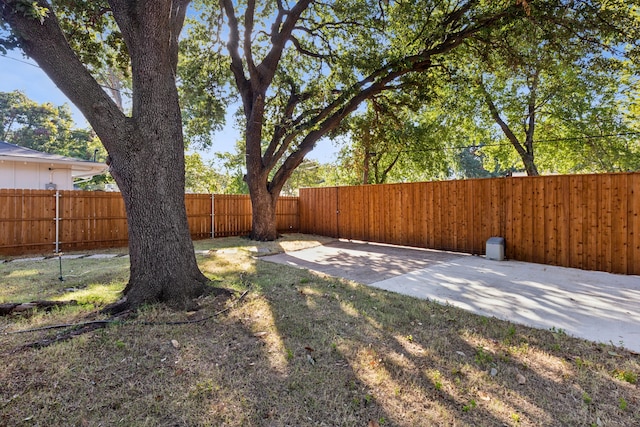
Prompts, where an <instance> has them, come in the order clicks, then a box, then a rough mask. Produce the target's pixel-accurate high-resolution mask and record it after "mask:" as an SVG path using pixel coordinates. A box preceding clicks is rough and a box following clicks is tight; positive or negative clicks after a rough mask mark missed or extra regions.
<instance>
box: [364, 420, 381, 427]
mask: <svg viewBox="0 0 640 427" xmlns="http://www.w3.org/2000/svg"><path fill="white" fill-rule="evenodd" d="M367 427H380V424H378V422H377V421H375V420H369V424H367Z"/></svg>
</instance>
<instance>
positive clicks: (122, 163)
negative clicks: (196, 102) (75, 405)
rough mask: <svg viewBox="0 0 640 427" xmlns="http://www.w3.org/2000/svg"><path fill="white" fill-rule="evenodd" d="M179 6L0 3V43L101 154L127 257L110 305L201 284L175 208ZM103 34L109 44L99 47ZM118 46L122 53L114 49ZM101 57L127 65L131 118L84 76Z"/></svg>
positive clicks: (186, 293)
mask: <svg viewBox="0 0 640 427" xmlns="http://www.w3.org/2000/svg"><path fill="white" fill-rule="evenodd" d="M187 5H188V1H186V0H182V1H180V0H179V1H175V0H174V1H153V2H152V1H144V0H140V1H122V0H112V1H109V2H103V1H97V2H73V1H68V2H67V1H59V2H55V3H48V2H46V1H44V0H39V1H35V2H31V1H24V0H2V1H1V2H0V17H1V21H2V28H3V29H10V30H11V33H10V34H7V33H6V32H4V33H3V39H4V42H3V46H4V47H5V48H6V47H12V46H19V47H20V49H22V51H23V52H24V53H25V54H27V55H28V56H30V57H31V58H33V59H34V60H35V61H36V62H37V63H38V65H39V66H40V67H41V68H42V69H43V70H44V72H45V73H47V75H48V76H49V77H50V78H51V79H52V80H53V81H54V82H55V84H56V85H57V86H58V87H59V88H60V90H61V91H62V92H63V93H64V94H65V95H66V96H67V97H68V98H69V99H70V100H71V101H72V102H73V103H74V104H75V105H76V106H77V107H78V109H79V110H80V111H81V112H82V113H83V114H84V116H85V117H86V118H87V120H88V121H89V123H90V124H91V126H92V128H93V129H94V130H95V132H96V134H97V135H98V137H99V138H100V140H101V141H102V143H103V144H104V146H105V148H106V149H107V151H108V153H109V163H110V167H111V174H112V175H113V177H114V178H115V180H116V182H117V184H118V187H119V188H120V190H121V192H122V197H123V199H124V202H125V207H126V211H127V223H128V230H129V253H130V257H131V268H130V278H129V282H128V284H127V286H126V288H125V290H124V295H125V297H124V299H123V300H122V301H121V302H120V304H118V305H117V306H116V307H113V309H114V310H120V309H126V308H135V307H137V306H139V305H140V304H143V303H147V302H154V301H165V302H167V303H170V304H172V305H174V306H177V307H186V306H189V305H190V304H191V300H192V298H193V297H196V296H199V295H201V294H203V293H204V292H205V291H206V289H207V287H206V283H207V282H208V280H207V278H206V277H205V276H204V275H203V274H202V273H201V272H200V270H199V269H198V266H197V264H196V259H195V254H194V251H193V244H192V242H191V238H190V234H189V226H188V223H187V216H186V209H185V205H184V182H185V181H184V180H185V178H184V173H185V169H184V141H183V137H182V121H181V112H180V107H179V102H178V92H177V88H176V80H175V78H176V77H175V76H176V69H177V63H178V38H179V35H180V32H181V29H182V26H183V23H184V17H185V13H186V8H187ZM71 27H73V31H68V29H69V28H71ZM65 30H67V31H65ZM97 34H100V35H101V36H100V37H101V38H97V37H96V35H97ZM105 37H106V38H108V39H109V40H112V42H111V43H107V44H103V43H102V40H105ZM125 53H126V54H127V55H128V56H126V58H127V59H126V60H125V59H124V58H125V57H123V56H119V55H120V54H122V55H124V54H125ZM104 58H107V60H105V59H104ZM111 60H114V61H115V62H114V64H120V63H122V62H124V63H125V64H126V67H123V68H126V69H129V67H130V70H131V77H132V95H131V96H132V111H131V115H125V114H124V113H123V112H122V111H121V110H120V109H119V107H118V105H117V104H116V103H115V102H114V101H113V100H112V99H111V98H110V97H109V96H108V95H107V93H105V91H104V90H103V88H102V87H101V86H100V85H99V84H98V82H97V81H96V78H95V77H94V75H93V74H92V71H94V70H95V69H96V68H100V65H101V64H102V63H103V62H105V61H106V62H107V63H108V62H109V61H111ZM101 61H102V62H101Z"/></svg>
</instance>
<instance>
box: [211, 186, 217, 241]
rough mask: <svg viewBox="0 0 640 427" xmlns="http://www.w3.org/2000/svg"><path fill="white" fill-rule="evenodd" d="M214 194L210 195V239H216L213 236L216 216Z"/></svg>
mask: <svg viewBox="0 0 640 427" xmlns="http://www.w3.org/2000/svg"><path fill="white" fill-rule="evenodd" d="M213 199H214V194H213V193H211V238H212V239H213V238H214V237H216V235H215V231H216V230H215V226H216V221H215V214H216V209H215V206H216V205H215V203H214V200H213Z"/></svg>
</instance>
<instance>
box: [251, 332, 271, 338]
mask: <svg viewBox="0 0 640 427" xmlns="http://www.w3.org/2000/svg"><path fill="white" fill-rule="evenodd" d="M268 333H269V332H256V333H255V334H253V336H254V337H256V338H262V337H264V336H266V335H267V334H268Z"/></svg>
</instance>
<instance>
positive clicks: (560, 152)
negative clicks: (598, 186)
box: [459, 2, 638, 175]
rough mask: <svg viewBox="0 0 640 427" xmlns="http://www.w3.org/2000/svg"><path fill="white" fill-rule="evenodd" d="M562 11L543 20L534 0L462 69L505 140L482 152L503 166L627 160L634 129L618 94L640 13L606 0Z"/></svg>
mask: <svg viewBox="0 0 640 427" xmlns="http://www.w3.org/2000/svg"><path fill="white" fill-rule="evenodd" d="M580 8H582V9H580ZM554 10H555V13H554V14H553V15H552V17H551V18H550V19H543V18H542V17H541V16H540V13H539V11H538V10H537V9H536V8H533V9H532V13H531V16H530V19H525V20H521V21H518V22H514V23H513V24H512V25H510V26H507V27H504V28H500V29H496V28H493V29H488V30H487V31H486V32H485V33H484V34H483V35H482V36H479V37H477V38H476V39H475V43H473V44H470V45H469V47H468V49H467V50H466V52H467V53H469V54H470V57H469V58H470V59H469V60H468V62H469V63H470V64H472V65H471V66H467V67H459V71H461V72H462V75H465V74H464V73H465V72H466V77H464V78H465V79H466V81H467V82H468V84H469V86H471V87H473V86H475V90H471V91H470V90H468V87H466V88H465V89H464V90H465V95H467V96H464V97H463V96H462V94H461V96H460V98H461V99H463V100H466V101H468V102H472V103H474V106H475V108H476V110H477V111H481V112H482V114H483V115H484V117H485V119H484V121H486V120H487V119H489V120H490V121H492V122H493V125H494V128H493V129H494V132H493V136H492V140H493V142H494V143H495V142H499V143H498V144H487V146H486V148H483V149H482V152H483V153H485V155H489V157H488V158H492V159H497V160H498V161H499V162H500V163H501V164H502V166H503V167H504V168H508V167H509V166H511V165H513V164H514V163H515V162H516V159H517V158H519V160H520V162H518V163H520V165H521V167H523V168H524V170H525V171H526V172H527V174H528V175H538V174H539V168H540V166H541V167H542V168H543V169H544V170H547V171H552V172H595V171H615V170H621V169H625V168H627V166H628V165H625V163H626V160H625V159H628V158H630V156H629V155H628V154H630V152H629V150H628V149H627V147H628V141H627V140H626V138H624V137H623V136H622V135H624V134H626V133H628V131H629V129H628V128H627V127H626V126H625V125H624V123H623V121H622V120H621V118H622V111H623V110H622V109H621V108H620V107H621V105H620V103H619V97H620V94H621V92H620V89H621V87H622V86H621V83H622V70H623V67H622V64H623V62H622V61H621V58H622V57H623V56H624V55H625V54H626V53H628V51H627V52H625V50H624V49H621V46H629V45H630V44H634V43H637V37H636V35H637V34H638V18H637V16H634V15H633V14H629V13H628V10H626V8H625V7H624V5H599V4H598V3H597V2H585V3H584V5H582V6H580V7H579V8H578V10H574V9H573V8H572V7H570V4H569V5H562V4H558V5H557V6H556V7H555V8H554ZM596 10H597V11H598V18H597V19H593V15H591V13H595V11H596ZM576 12H579V13H576ZM634 37H635V38H634ZM481 121H482V119H481ZM514 150H515V151H514ZM625 152H626V154H625ZM516 155H517V157H516ZM631 157H633V156H631Z"/></svg>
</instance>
